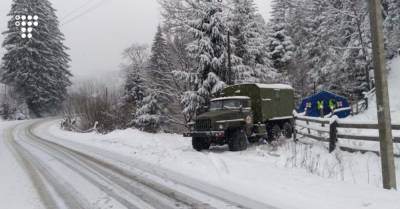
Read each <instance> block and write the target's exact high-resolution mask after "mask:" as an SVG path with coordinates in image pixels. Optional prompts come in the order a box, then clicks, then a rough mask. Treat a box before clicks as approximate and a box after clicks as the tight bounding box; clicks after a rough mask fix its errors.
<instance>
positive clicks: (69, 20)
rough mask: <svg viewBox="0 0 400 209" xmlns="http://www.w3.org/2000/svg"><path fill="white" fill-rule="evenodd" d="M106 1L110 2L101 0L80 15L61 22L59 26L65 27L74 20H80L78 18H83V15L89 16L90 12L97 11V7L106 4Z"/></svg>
mask: <svg viewBox="0 0 400 209" xmlns="http://www.w3.org/2000/svg"><path fill="white" fill-rule="evenodd" d="M107 1H110V0H103V1H100V2H99V3H97V4H95V5H93V6H92V7H90V8H88V9H87V10H85V11H83V12H82V13H80V14H78V15H76V16H74V17H72V18H70V19H68V20H66V21H64V22H62V23H61V25H66V24H68V23H71V22H73V21H74V20H76V19H78V18H80V17H82V16H84V15H86V14H89V13H90V12H93V11H94V10H96V9H98V8H99V7H101V6H102V5H103V4H104V3H106V2H107Z"/></svg>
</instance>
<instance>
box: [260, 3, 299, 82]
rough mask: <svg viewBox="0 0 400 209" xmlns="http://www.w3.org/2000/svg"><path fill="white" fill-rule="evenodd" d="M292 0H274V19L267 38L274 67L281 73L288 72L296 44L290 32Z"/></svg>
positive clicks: (272, 14)
mask: <svg viewBox="0 0 400 209" xmlns="http://www.w3.org/2000/svg"><path fill="white" fill-rule="evenodd" d="M289 8H290V0H274V1H272V13H271V16H272V19H271V21H270V27H271V28H270V34H269V36H268V37H269V38H268V40H267V45H268V53H269V54H270V57H271V60H272V63H273V67H274V68H275V69H277V70H278V72H279V73H282V74H287V70H288V69H287V68H288V65H289V64H290V62H291V60H292V59H293V56H294V51H295V50H296V49H295V46H294V44H293V41H292V38H291V36H290V34H289V32H288V28H289V27H290V26H289V25H288V22H289V21H288V16H289V14H290V13H289Z"/></svg>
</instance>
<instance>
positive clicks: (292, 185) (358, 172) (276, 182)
mask: <svg viewBox="0 0 400 209" xmlns="http://www.w3.org/2000/svg"><path fill="white" fill-rule="evenodd" d="M45 132H48V133H45ZM35 133H36V134H43V135H47V136H48V135H53V136H54V138H62V139H65V140H67V141H69V142H73V143H77V144H84V145H88V146H94V147H97V148H100V149H103V150H107V151H111V152H114V153H118V154H120V155H123V156H128V157H130V158H132V159H136V160H140V161H144V162H147V163H150V164H152V165H155V166H157V167H160V168H163V169H167V170H172V171H175V172H178V173H181V174H183V175H185V176H188V177H191V178H194V179H197V180H198V181H203V182H206V183H208V184H211V185H215V186H218V187H222V188H224V189H226V190H229V191H232V192H235V193H238V194H240V195H243V196H247V197H250V198H254V199H255V200H258V201H260V202H265V203H267V204H269V205H273V206H276V207H277V208H282V209H289V208H290V209H291V208H294V209H310V208H319V209H337V208H348V209H358V208H360V209H361V208H376V209H382V208H385V209H392V208H393V209H395V208H396V209H397V208H398V205H400V198H399V195H400V193H399V192H396V191H386V190H383V189H380V185H381V177H380V168H379V164H380V161H379V158H378V157H377V156H376V155H373V154H366V155H362V154H349V153H345V152H336V153H333V154H329V153H328V151H327V149H326V147H325V145H322V144H316V145H313V146H310V145H304V144H295V143H293V142H291V141H282V142H281V144H276V145H275V146H271V145H259V146H251V147H250V148H249V149H248V150H247V151H245V152H239V153H232V152H228V151H227V148H226V147H218V148H213V149H212V150H210V151H206V152H201V153H199V152H196V151H194V150H193V149H192V147H191V141H190V139H188V138H183V137H181V136H179V135H173V134H148V133H143V132H140V131H138V130H125V131H115V132H113V133H111V134H108V135H97V134H93V133H89V134H77V133H72V132H66V131H62V130H60V128H59V124H57V123H54V122H48V123H45V124H43V125H42V126H39V127H37V128H36V129H35ZM399 172H400V170H399Z"/></svg>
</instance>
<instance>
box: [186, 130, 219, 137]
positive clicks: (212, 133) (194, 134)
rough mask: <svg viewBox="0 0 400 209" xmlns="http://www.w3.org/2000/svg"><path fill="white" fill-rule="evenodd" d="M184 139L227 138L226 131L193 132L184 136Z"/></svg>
mask: <svg viewBox="0 0 400 209" xmlns="http://www.w3.org/2000/svg"><path fill="white" fill-rule="evenodd" d="M183 136H184V137H201V138H202V137H205V138H206V137H215V138H223V137H225V131H193V132H187V133H184V134H183Z"/></svg>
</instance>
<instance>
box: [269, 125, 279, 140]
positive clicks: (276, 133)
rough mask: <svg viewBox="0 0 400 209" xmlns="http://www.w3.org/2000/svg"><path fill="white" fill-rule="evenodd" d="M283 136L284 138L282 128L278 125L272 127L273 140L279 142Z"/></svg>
mask: <svg viewBox="0 0 400 209" xmlns="http://www.w3.org/2000/svg"><path fill="white" fill-rule="evenodd" d="M281 136H282V131H281V127H279V125H278V124H275V125H274V126H272V129H271V139H272V140H278V139H279V138H280V137H281Z"/></svg>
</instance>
